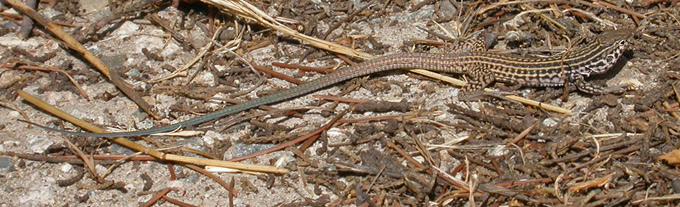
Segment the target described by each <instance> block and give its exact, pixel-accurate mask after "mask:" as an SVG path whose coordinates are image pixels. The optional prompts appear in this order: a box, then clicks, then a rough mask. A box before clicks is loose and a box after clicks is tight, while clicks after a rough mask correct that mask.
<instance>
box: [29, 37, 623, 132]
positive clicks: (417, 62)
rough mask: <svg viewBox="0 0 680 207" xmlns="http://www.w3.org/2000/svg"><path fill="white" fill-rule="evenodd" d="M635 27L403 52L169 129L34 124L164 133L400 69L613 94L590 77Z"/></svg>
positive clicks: (602, 69) (614, 56) (475, 84)
mask: <svg viewBox="0 0 680 207" xmlns="http://www.w3.org/2000/svg"><path fill="white" fill-rule="evenodd" d="M634 31H635V30H634V29H619V30H611V31H606V32H603V33H601V34H599V35H598V36H596V37H595V38H594V41H592V42H591V43H589V44H586V45H585V46H583V47H580V48H578V49H576V50H575V51H571V52H565V53H563V54H561V55H555V56H549V57H522V56H519V55H515V54H499V53H492V52H487V51H485V48H484V49H479V48H477V47H476V48H472V49H470V51H466V52H454V53H403V54H393V55H387V56H383V57H380V58H377V59H372V60H368V61H364V62H361V63H359V64H357V65H354V66H351V67H348V68H344V69H340V70H338V71H336V72H334V73H330V74H327V75H325V76H322V77H319V78H317V79H314V80H312V81H309V82H307V83H304V84H301V85H298V86H295V87H292V88H289V89H286V90H283V91H280V92H277V93H274V94H270V95H266V96H262V97H260V98H257V99H253V100H250V101H246V102H242V103H240V104H237V105H233V106H229V107H226V108H223V109H220V110H217V111H214V112H211V113H208V114H206V115H203V116H198V117H195V118H192V119H189V120H186V121H182V122H179V123H176V124H171V125H167V126H161V127H155V128H150V129H143V130H138V131H128V132H113V133H87V132H74V131H66V130H59V129H53V128H49V127H46V126H42V125H38V124H34V123H31V124H34V125H36V126H38V127H40V128H43V129H45V130H48V131H54V132H59V133H62V134H67V135H74V136H84V137H102V138H105V137H137V136H145V135H150V134H156V133H164V132H170V131H175V130H178V129H182V128H185V127H188V126H195V125H198V124H201V123H205V122H208V121H212V120H216V119H219V118H222V117H224V116H227V115H231V114H235V113H239V112H241V111H245V110H249V109H253V108H256V107H259V106H262V105H267V104H273V103H278V102H281V101H284V100H288V99H292V98H295V97H299V96H302V95H305V94H308V93H311V92H314V91H316V90H319V89H322V88H325V87H328V86H330V85H334V84H336V83H339V82H343V81H346V80H349V79H352V78H356V77H361V76H366V75H370V74H374V73H378V72H384V71H391V70H397V69H410V68H421V69H426V70H430V71H436V72H446V73H456V74H465V75H467V76H468V77H470V80H469V81H468V84H467V85H466V86H464V87H463V88H462V89H461V92H462V93H459V97H460V96H465V94H470V93H471V92H475V91H479V90H480V89H482V88H484V87H486V86H487V85H489V84H491V83H493V82H494V81H500V82H505V83H511V84H518V85H521V86H528V87H561V86H565V85H574V86H576V88H577V89H578V90H579V91H582V92H584V93H589V94H603V93H609V92H622V91H621V90H620V89H618V90H617V91H609V90H606V89H604V88H602V87H599V86H595V85H592V84H590V83H588V82H587V81H586V80H585V78H586V77H589V76H590V75H591V74H602V73H606V72H607V71H608V70H609V69H610V68H611V67H612V66H613V65H614V64H615V63H616V62H617V61H618V59H619V58H620V57H621V56H622V54H623V52H624V51H625V50H626V48H627V46H628V39H629V37H630V36H631V34H632V33H633V32H634Z"/></svg>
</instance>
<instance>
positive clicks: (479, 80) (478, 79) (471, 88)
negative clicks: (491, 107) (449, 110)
mask: <svg viewBox="0 0 680 207" xmlns="http://www.w3.org/2000/svg"><path fill="white" fill-rule="evenodd" d="M471 71H477V72H473V73H470V77H471V78H470V80H468V84H467V85H466V86H464V87H463V88H461V90H460V91H459V92H458V99H459V100H461V101H472V100H476V99H479V98H480V97H481V96H482V95H484V88H485V87H486V86H487V85H489V84H491V83H493V82H494V81H495V78H494V76H493V74H491V73H490V72H488V71H486V70H479V69H472V70H471Z"/></svg>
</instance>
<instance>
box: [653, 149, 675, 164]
mask: <svg viewBox="0 0 680 207" xmlns="http://www.w3.org/2000/svg"><path fill="white" fill-rule="evenodd" d="M656 160H659V161H665V162H666V163H668V164H669V165H675V166H680V149H676V150H673V151H671V152H669V153H666V154H665V155H661V156H659V157H658V158H656Z"/></svg>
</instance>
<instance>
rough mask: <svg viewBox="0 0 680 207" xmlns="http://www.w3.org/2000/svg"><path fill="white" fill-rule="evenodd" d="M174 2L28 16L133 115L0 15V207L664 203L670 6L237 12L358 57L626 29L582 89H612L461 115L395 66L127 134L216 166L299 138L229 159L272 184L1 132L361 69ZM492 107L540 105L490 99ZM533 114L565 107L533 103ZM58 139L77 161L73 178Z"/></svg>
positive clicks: (218, 101) (667, 199)
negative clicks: (622, 47)
mask: <svg viewBox="0 0 680 207" xmlns="http://www.w3.org/2000/svg"><path fill="white" fill-rule="evenodd" d="M188 2H191V1H181V2H171V1H151V0H146V1H144V0H133V1H120V2H116V1H112V2H105V1H96V0H70V1H43V2H41V3H39V4H38V6H37V8H38V12H39V13H40V14H41V15H42V16H45V17H47V18H49V19H50V20H52V21H53V22H55V23H58V25H59V27H61V28H63V29H64V30H65V31H66V33H67V34H68V35H70V36H72V37H74V38H75V39H76V40H78V41H79V42H80V43H82V44H83V45H84V46H85V48H86V49H87V50H88V51H89V52H91V53H93V54H95V56H96V57H97V58H99V59H101V60H102V61H103V62H104V63H105V64H106V65H107V66H109V67H110V68H111V70H112V71H113V73H116V74H119V75H120V76H121V77H122V80H124V81H125V82H126V84H125V85H126V86H127V87H129V88H132V89H133V90H134V92H135V93H137V94H139V96H141V100H144V101H145V102H147V103H148V104H149V105H150V106H151V109H152V110H151V112H145V111H144V110H143V109H141V108H140V105H139V104H138V102H135V101H132V99H133V98H130V96H129V95H126V94H124V93H123V92H121V90H119V87H117V86H116V85H114V84H113V83H112V81H110V80H109V79H108V78H106V76H105V75H104V74H103V73H101V72H99V71H98V70H96V69H94V67H93V65H92V64H90V63H88V61H86V59H84V58H83V56H82V55H81V54H80V52H77V51H75V50H73V49H69V48H67V46H66V43H64V42H62V41H61V40H59V39H60V38H57V37H56V35H54V34H53V33H52V32H50V31H48V30H47V29H45V27H42V26H36V27H34V28H33V30H32V31H31V30H30V27H29V29H28V30H26V29H23V28H25V27H23V26H21V24H22V17H21V13H17V11H16V10H14V9H11V8H12V7H13V6H11V5H10V4H8V3H3V5H2V6H1V7H0V25H1V28H0V65H1V66H2V67H1V68H0V88H1V89H0V100H1V102H0V103H1V104H0V106H2V107H0V115H2V116H3V117H5V118H3V119H0V183H1V184H0V186H1V189H0V206H3V207H4V206H140V205H146V204H149V205H156V206H173V205H180V206H185V205H186V206H192V205H193V206H229V205H233V206H442V205H443V206H638V205H641V206H678V205H680V194H678V192H679V191H680V180H679V179H678V178H679V177H680V171H678V170H677V169H678V168H677V166H678V164H679V163H680V151H679V150H678V146H679V144H680V136H679V135H680V125H678V123H679V121H680V116H679V115H678V114H677V113H678V112H677V111H678V102H680V96H679V95H678V92H677V90H676V84H675V83H676V82H677V80H678V78H680V73H679V71H680V55H679V53H678V51H680V22H679V21H680V20H679V19H678V17H680V14H679V13H680V3H679V2H678V1H654V0H641V1H606V2H605V1H524V2H521V1H520V2H516V1H510V2H506V1H501V2H499V3H488V2H483V1H475V2H458V1H448V0H444V1H432V0H424V1H422V0H418V1H415V0H414V1H405V0H392V1H389V0H374V1H309V0H299V1H250V2H249V3H251V4H252V5H253V6H255V7H257V8H259V9H260V10H262V11H264V12H265V13H266V14H268V15H269V16H272V17H274V18H275V19H276V21H279V22H282V24H283V25H285V26H287V27H289V28H292V29H293V30H295V31H297V32H299V33H302V34H306V35H308V36H311V37H314V38H318V39H323V40H328V41H330V42H333V43H336V44H339V45H342V46H346V47H349V48H351V49H355V50H357V51H361V52H365V53H368V54H372V55H376V56H382V55H387V54H396V53H413V52H426V53H446V52H451V51H448V50H447V49H446V47H444V46H443V45H445V43H446V42H449V43H452V44H454V45H455V44H458V43H459V42H460V41H461V40H465V39H480V38H481V39H483V38H486V37H488V36H489V34H497V35H498V41H497V42H496V43H495V44H494V45H492V47H491V48H490V49H489V51H490V52H498V53H514V54H519V55H523V56H549V55H561V54H563V53H562V52H564V51H566V53H568V52H569V51H572V50H574V49H577V48H579V47H582V46H583V45H585V44H588V43H589V42H592V41H594V40H593V38H594V37H596V36H597V34H600V33H602V32H604V31H607V30H613V29H621V28H636V32H634V34H632V36H631V38H629V40H628V41H629V46H628V48H627V50H626V52H625V53H624V57H622V58H621V59H620V60H619V61H618V62H617V64H616V65H615V66H614V67H613V68H612V69H611V70H609V71H608V72H607V73H606V74H602V75H594V76H591V77H589V78H588V79H587V80H588V82H591V83H594V84H597V85H607V86H619V85H627V86H630V87H628V90H627V91H626V92H624V93H622V94H604V95H591V94H586V93H583V92H579V91H577V90H576V89H575V88H574V87H573V86H571V87H557V88H530V87H520V86H515V85H512V84H504V83H495V84H492V85H491V86H489V87H490V88H492V89H495V90H497V92H493V93H491V94H487V95H485V96H481V97H479V98H478V99H477V100H473V101H460V100H459V98H458V92H459V90H460V87H459V86H455V85H452V84H450V83H447V82H445V81H443V80H438V79H434V78H429V77H426V76H424V75H420V74H416V73H413V72H408V71H405V70H404V71H402V70H400V71H392V72H384V73H379V74H374V75H371V76H370V77H367V78H355V79H353V80H350V81H345V82H343V83H339V84H335V85H333V86H331V87H327V88H325V89H322V90H319V91H316V92H313V93H312V94H311V95H305V96H302V97H299V98H294V99H290V100H287V101H283V102H280V103H278V104H274V105H271V107H273V109H272V108H265V110H262V109H252V110H248V111H245V112H241V113H238V114H236V115H232V116H228V117H226V118H223V119H220V120H218V121H213V122H208V123H205V124H202V125H200V126H198V127H193V128H188V129H185V130H184V132H196V133H197V134H194V135H188V136H180V135H176V134H175V135H165V136H150V137H148V138H132V139H131V140H133V141H134V142H135V143H137V144H140V145H142V146H145V147H148V148H152V149H164V150H165V151H164V152H165V153H169V154H177V155H183V156H187V157H202V158H209V159H220V160H228V159H232V158H237V157H241V156H245V155H248V154H252V153H255V152H259V151H262V150H266V149H269V148H272V147H275V146H277V145H279V144H282V143H286V142H288V141H291V140H294V139H297V138H299V137H303V136H308V135H315V136H312V137H313V138H312V139H308V140H313V141H309V143H305V144H296V145H293V146H290V147H284V149H283V150H278V151H276V152H272V153H268V154H265V155H260V156H257V157H255V158H249V159H246V160H245V161H241V162H242V163H249V164H258V165H267V166H277V167H279V169H285V170H287V171H288V172H286V173H283V174H276V173H263V172H259V173H258V172H255V173H253V172H250V173H245V172H238V173H233V172H231V173H230V172H214V173H212V174H214V175H215V176H216V178H210V177H208V176H206V175H205V174H204V173H201V172H199V170H196V169H197V168H198V169H203V168H204V166H203V165H202V164H200V163H179V162H174V161H154V159H153V157H151V156H149V155H146V154H144V153H140V154H137V155H134V154H135V151H134V150H131V149H129V148H128V147H124V146H121V145H119V144H115V143H113V142H112V141H107V140H106V139H102V138H87V137H78V136H65V135H62V134H59V133H54V132H47V131H45V130H43V129H40V128H38V127H34V126H30V125H29V124H27V123H25V122H20V121H18V120H28V121H30V122H35V123H38V124H43V125H46V126H48V127H53V128H59V129H65V130H69V131H80V130H82V129H81V128H79V127H78V126H76V125H74V124H71V123H69V122H67V121H64V120H62V119H59V118H57V117H55V116H52V115H51V114H50V113H47V112H46V111H45V110H41V109H40V108H38V107H36V106H35V105H32V104H29V103H28V102H26V101H25V99H24V98H21V97H19V95H18V92H17V91H18V90H22V91H25V92H26V93H28V94H30V95H32V96H35V97H37V98H38V99H41V100H43V101H45V102H47V103H48V104H50V105H52V106H55V107H57V108H59V109H61V110H63V111H65V112H67V113H69V114H71V115H73V116H75V117H78V118H80V119H83V120H86V121H88V122H90V123H93V124H95V125H97V126H99V127H102V128H104V129H106V130H109V131H134V130H138V129H146V128H151V127H154V126H164V125H168V124H172V123H177V122H180V121H183V120H188V119H190V118H193V117H196V116H200V115H202V114H206V113H209V112H212V111H216V110H218V109H222V108H224V107H227V106H230V105H233V104H234V103H236V102H242V101H247V100H252V99H256V98H258V97H262V96H264V95H267V94H273V93H276V92H277V91H281V90H282V89H285V88H290V87H295V86H296V85H297V84H299V83H300V82H307V81H311V80H314V79H315V78H318V77H321V76H323V75H324V74H325V73H326V72H330V71H331V70H333V69H337V68H346V67H349V65H350V62H361V61H363V60H362V59H361V58H357V57H350V56H347V55H343V54H340V53H335V52H329V49H328V48H319V47H315V46H313V45H311V44H310V42H308V41H307V40H303V39H300V38H297V37H292V36H290V35H288V34H285V33H284V32H281V31H280V30H277V29H276V28H272V27H270V26H267V25H262V24H259V23H258V22H257V21H254V20H252V19H250V20H247V19H244V18H243V16H240V14H233V13H228V12H225V11H224V10H222V9H220V8H219V7H214V6H210V5H211V4H212V3H210V2H217V1H205V2H200V1H199V2H193V3H188ZM227 2H231V1H227ZM218 28H221V31H222V32H221V33H219V34H218V35H215V33H216V31H218V30H219V29H218ZM21 30H26V31H27V32H28V33H30V36H28V37H26V36H25V35H22V33H21ZM24 37H26V38H24ZM213 39H215V40H214V41H213ZM210 45H211V46H210ZM194 59H196V60H198V61H195V62H194ZM249 64H250V66H249ZM284 64H289V65H292V66H287V65H284ZM251 66H252V68H251ZM185 68H186V70H185ZM253 68H257V69H253ZM259 68H265V69H269V70H273V71H275V72H277V73H278V74H282V75H272V73H267V72H262V71H263V70H262V69H259ZM298 68H301V69H298ZM305 68H312V69H315V70H317V71H321V72H315V71H309V70H303V69H305ZM173 73H177V74H179V75H178V76H177V77H170V76H171V75H172V74H173ZM445 75H449V76H452V77H454V78H459V79H466V78H468V77H465V76H464V75H461V74H445ZM281 76H286V77H283V78H282V77H281ZM285 78H290V79H292V80H284V79H285ZM296 81H299V82H296ZM565 90H567V91H566V92H565ZM505 94H514V95H518V96H521V97H524V98H527V99H530V100H535V101H538V102H541V104H542V105H541V106H540V107H538V106H530V105H525V104H522V103H519V102H516V101H511V100H508V99H503V98H498V97H499V96H500V95H505ZM366 102H368V103H366ZM546 104H549V105H554V106H557V107H561V108H563V109H566V110H569V111H570V112H571V113H570V114H569V113H563V112H556V111H554V110H550V109H545V108H542V107H543V106H544V105H546ZM151 114H153V115H151ZM154 115H155V116H157V117H158V119H155V118H154V117H153V116H154ZM329 123H330V127H329V128H328V129H326V130H323V131H318V130H319V129H320V128H322V127H324V126H326V125H328V124H329ZM65 139H66V140H69V141H70V142H71V143H73V144H74V145H75V146H76V147H77V148H78V149H80V150H81V151H82V153H83V154H85V155H92V157H94V163H93V164H92V165H89V167H88V165H86V164H83V161H82V159H81V158H80V157H77V156H74V155H77V152H76V150H74V148H71V147H69V145H67V144H66V142H65V141H64V140H65ZM314 140H315V141H314ZM147 154H148V153H147ZM86 157H90V156H86ZM117 159H124V161H115V160H117ZM192 164H195V165H192ZM95 174H96V175H97V176H94V175H95ZM104 174H107V175H106V176H105V177H104V176H103V175H104ZM217 180H220V181H217ZM220 182H224V183H225V184H226V186H231V188H233V190H231V191H232V193H230V191H229V190H227V187H224V186H225V185H222V184H220ZM159 198H160V199H159ZM157 199H158V200H157Z"/></svg>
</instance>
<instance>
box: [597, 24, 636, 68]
mask: <svg viewBox="0 0 680 207" xmlns="http://www.w3.org/2000/svg"><path fill="white" fill-rule="evenodd" d="M634 32H635V29H618V30H611V31H606V32H603V33H602V34H600V35H598V36H597V37H596V38H595V41H597V43H598V44H599V45H600V47H601V51H603V52H602V56H601V59H600V64H597V65H599V66H602V67H593V68H591V72H592V73H595V74H601V73H605V72H607V70H609V68H610V66H612V65H614V64H615V63H616V61H617V60H619V58H620V57H621V55H623V51H625V50H626V47H628V39H629V38H630V37H632V36H633V33H634Z"/></svg>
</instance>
